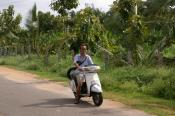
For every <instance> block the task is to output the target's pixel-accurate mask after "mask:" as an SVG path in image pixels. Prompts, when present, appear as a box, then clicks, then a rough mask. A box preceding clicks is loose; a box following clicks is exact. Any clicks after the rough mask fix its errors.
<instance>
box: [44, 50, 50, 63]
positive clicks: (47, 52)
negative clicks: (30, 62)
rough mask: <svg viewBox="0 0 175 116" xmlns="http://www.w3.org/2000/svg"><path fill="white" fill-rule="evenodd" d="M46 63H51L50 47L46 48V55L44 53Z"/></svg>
mask: <svg viewBox="0 0 175 116" xmlns="http://www.w3.org/2000/svg"><path fill="white" fill-rule="evenodd" d="M44 64H45V65H48V64H49V49H46V52H45V55H44Z"/></svg>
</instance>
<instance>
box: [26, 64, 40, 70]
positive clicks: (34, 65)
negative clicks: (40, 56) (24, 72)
mask: <svg viewBox="0 0 175 116" xmlns="http://www.w3.org/2000/svg"><path fill="white" fill-rule="evenodd" d="M26 69H28V70H34V71H36V70H39V69H40V68H39V66H38V65H36V64H30V65H28V66H27V68H26Z"/></svg>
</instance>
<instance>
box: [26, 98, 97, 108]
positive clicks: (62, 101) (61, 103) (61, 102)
mask: <svg viewBox="0 0 175 116" xmlns="http://www.w3.org/2000/svg"><path fill="white" fill-rule="evenodd" d="M24 107H42V108H56V107H79V108H89V107H95V106H94V105H93V104H90V103H88V102H87V101H82V100H80V103H79V104H74V98H58V99H44V100H43V101H42V102H38V103H34V104H28V105H24Z"/></svg>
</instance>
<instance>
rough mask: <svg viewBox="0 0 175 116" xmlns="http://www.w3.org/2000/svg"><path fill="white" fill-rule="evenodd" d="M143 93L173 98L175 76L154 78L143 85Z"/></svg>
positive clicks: (174, 94) (174, 97)
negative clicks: (146, 84)
mask: <svg viewBox="0 0 175 116" xmlns="http://www.w3.org/2000/svg"><path fill="white" fill-rule="evenodd" d="M145 93H147V94H150V95H153V96H155V97H160V98H166V99H175V77H170V78H167V79H162V78H158V79H155V80H154V81H153V83H150V84H149V85H148V86H146V87H145Z"/></svg>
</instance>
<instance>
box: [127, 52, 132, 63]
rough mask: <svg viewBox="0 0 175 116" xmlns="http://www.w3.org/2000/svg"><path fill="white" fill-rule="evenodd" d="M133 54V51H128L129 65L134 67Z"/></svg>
mask: <svg viewBox="0 0 175 116" xmlns="http://www.w3.org/2000/svg"><path fill="white" fill-rule="evenodd" d="M132 56H133V53H132V51H131V50H128V53H127V61H128V64H130V65H132V64H133V57H132Z"/></svg>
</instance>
